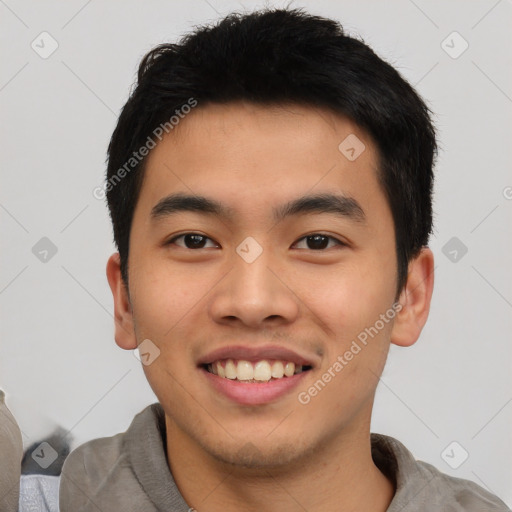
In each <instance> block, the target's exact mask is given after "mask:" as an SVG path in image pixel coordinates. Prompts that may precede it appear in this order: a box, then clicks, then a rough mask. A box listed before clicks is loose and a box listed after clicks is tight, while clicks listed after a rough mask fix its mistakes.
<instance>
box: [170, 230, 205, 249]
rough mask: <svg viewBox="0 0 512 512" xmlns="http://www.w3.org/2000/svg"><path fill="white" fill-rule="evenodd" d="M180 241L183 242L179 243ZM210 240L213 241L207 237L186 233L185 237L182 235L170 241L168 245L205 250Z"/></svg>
mask: <svg viewBox="0 0 512 512" xmlns="http://www.w3.org/2000/svg"><path fill="white" fill-rule="evenodd" d="M178 240H182V242H181V243H177V241H178ZM208 240H210V241H211V239H210V238H208V237H207V236H205V235H200V234H198V233H185V234H184V235H180V236H177V237H175V238H173V239H172V240H169V242H168V245H170V244H176V245H178V246H179V247H183V248H185V249H203V248H204V247H205V245H206V243H207V241H208Z"/></svg>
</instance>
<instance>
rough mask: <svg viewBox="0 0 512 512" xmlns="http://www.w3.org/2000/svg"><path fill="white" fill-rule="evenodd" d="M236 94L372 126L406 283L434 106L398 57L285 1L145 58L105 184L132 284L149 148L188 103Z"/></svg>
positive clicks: (425, 215) (424, 197)
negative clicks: (397, 63)
mask: <svg viewBox="0 0 512 512" xmlns="http://www.w3.org/2000/svg"><path fill="white" fill-rule="evenodd" d="M237 100H242V101H249V102H253V103H255V104H258V105H268V106H270V105H281V104H290V103H295V104H300V105H305V106H312V107H324V108H328V109H330V110H331V111H332V112H334V113H337V114H341V115H343V116H345V117H348V118H349V119H351V120H352V121H353V122H355V123H356V124H357V125H358V126H359V127H361V128H362V129H363V130H364V131H365V132H366V133H367V134H369V136H370V137H371V138H372V140H373V142H374V143H375V144H376V148H377V151H378V155H379V158H378V159H379V162H378V179H379V182H380V184H381V186H382V187H383V190H384V193H385V196H386V198H387V201H388V203H389V206H390V209H391V212H392V215H393V221H394V226H395V238H396V251H397V266H398V268H397V275H398V279H397V294H398V293H399V292H400V291H401V289H402V288H403V286H404V285H405V283H406V280H407V274H408V264H409V261H410V260H411V259H412V258H414V257H415V256H416V255H417V254H418V253H419V251H420V249H421V248H422V247H423V246H426V245H427V244H428V239H429V236H430V234H431V233H432V189H433V166H434V163H435V158H436V156H437V144H436V134H435V129H434V126H433V123H432V120H431V114H432V112H431V111H430V109H429V108H428V107H427V105H426V104H425V102H424V101H423V100H422V98H421V97H420V96H419V95H418V93H417V92H416V91H415V90H414V89H413V87H412V86H411V85H410V84H409V83H408V82H407V81H406V80H405V79H404V78H403V77H402V76H401V75H400V74H399V72H398V71H397V70H396V69H395V68H394V67H392V66H391V65H390V64H388V63H387V62H385V61H384V60H382V59H381V58H380V57H378V56H377V55H376V54H375V52H374V51H373V50H372V49H371V48H370V47H369V46H368V45H366V44H365V43H364V41H363V40H362V39H357V38H355V37H351V36H349V35H347V34H346V33H345V31H344V29H343V27H342V25H341V24H340V23H339V22H337V21H336V20H332V19H329V18H324V17H320V16H314V15H312V14H310V13H307V12H305V11H304V10H303V9H286V8H285V9H276V8H274V9H273V8H266V9H262V10H258V11H254V12H251V13H236V12H234V13H231V14H229V15H228V16H226V17H225V18H223V19H222V20H220V21H218V22H217V23H215V24H213V25H205V26H200V27H196V28H195V30H194V31H193V32H191V33H189V34H187V35H185V36H184V37H183V38H182V39H181V40H180V41H179V43H176V44H172V43H169V44H161V45H159V46H157V47H155V48H153V49H152V50H151V51H150V52H149V53H147V54H146V55H145V56H144V57H143V59H142V61H141V63H140V65H139V69H138V80H137V84H136V86H135V87H134V89H133V90H132V92H131V94H130V97H129V99H128V101H127V102H126V104H125V106H124V107H123V109H122V111H121V114H120V116H119V119H118V123H117V126H116V128H115V130H114V132H113V134H112V138H111V140H110V144H109V146H108V165H107V183H106V195H107V201H108V206H109V210H110V215H111V219H112V223H113V228H114V241H115V243H116V245H117V248H118V250H119V253H120V259H121V273H122V277H123V280H124V282H125V284H126V285H128V256H129V254H128V252H129V251H128V249H129V240H130V229H131V224H132V218H133V212H134V210H135V206H136V203H137V199H138V196H139V193H140V189H141V184H142V178H143V174H144V164H145V161H146V158H145V157H143V156H141V155H145V154H147V148H151V147H153V146H154V145H155V137H156V136H157V135H159V134H160V133H163V131H162V128H163V129H165V131H166V132H170V130H171V129H172V128H173V127H174V124H175V122H173V119H175V120H179V119H178V116H179V117H183V113H186V112H187V110H186V108H188V110H190V108H191V105H192V106H195V105H196V104H198V105H199V107H198V108H201V105H207V104H208V103H216V104H226V103H230V102H235V101H237ZM194 102H195V103H194ZM159 127H160V128H159ZM158 130H159V131H158ZM158 138H160V139H161V137H158ZM150 142H152V143H153V144H152V145H150ZM340 142H341V141H340ZM144 147H146V151H142V149H143V148H144ZM128 163H129V165H127V164H128Z"/></svg>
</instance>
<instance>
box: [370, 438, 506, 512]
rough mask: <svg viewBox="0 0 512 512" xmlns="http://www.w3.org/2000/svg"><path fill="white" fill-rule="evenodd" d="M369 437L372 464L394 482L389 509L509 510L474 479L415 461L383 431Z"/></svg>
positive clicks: (391, 511) (392, 511)
mask: <svg viewBox="0 0 512 512" xmlns="http://www.w3.org/2000/svg"><path fill="white" fill-rule="evenodd" d="M371 440H372V456H373V458H374V461H375V463H376V464H377V466H378V467H379V468H380V469H381V471H383V472H384V473H387V474H388V476H390V477H391V478H392V479H394V480H395V484H396V492H395V496H394V498H393V500H392V502H391V505H390V507H389V509H388V512H396V511H399V510H400V511H402V512H406V511H409V510H411V511H412V510H414V512H430V511H432V510H443V511H444V512H467V511H475V512H477V511H482V510H485V511H486V512H511V510H510V509H509V508H508V507H507V505H506V504H505V503H504V502H503V501H502V500H500V499H499V498H498V497H497V496H495V495H494V494H492V493H490V492H489V491H487V490H486V489H484V488H483V487H481V486H479V485H478V484H476V483H475V482H472V481H470V480H466V479H463V478H456V477H453V476H450V475H447V474H446V473H443V472H442V471H440V470H439V469H437V468H436V467H435V466H433V465H432V464H429V463H427V462H424V461H420V460H416V459H415V458H414V456H413V454H412V453H411V452H410V451H409V450H408V449H407V448H406V447H405V446H404V445H403V444H402V443H400V442H399V441H398V440H396V439H394V438H392V437H390V436H385V435H382V434H372V435H371Z"/></svg>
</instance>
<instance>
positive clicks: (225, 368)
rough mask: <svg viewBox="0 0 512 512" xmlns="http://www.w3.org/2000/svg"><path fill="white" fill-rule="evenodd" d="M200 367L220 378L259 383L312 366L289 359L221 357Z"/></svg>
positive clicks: (288, 375)
mask: <svg viewBox="0 0 512 512" xmlns="http://www.w3.org/2000/svg"><path fill="white" fill-rule="evenodd" d="M202 367H203V368H204V369H205V370H206V371H208V372H209V373H212V374H213V375H217V376H218V377H220V378H223V379H229V380H236V381H240V382H245V383H256V382H259V383H261V382H270V381H273V380H280V379H286V378H288V377H292V376H293V375H297V374H299V373H302V372H306V371H309V370H311V368H312V367H311V366H307V365H304V366H303V365H296V364H295V363H293V362H291V361H280V360H271V359H262V360H260V361H246V360H243V359H240V360H237V359H221V360H218V361H213V362H212V363H209V364H203V365H202Z"/></svg>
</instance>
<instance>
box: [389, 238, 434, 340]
mask: <svg viewBox="0 0 512 512" xmlns="http://www.w3.org/2000/svg"><path fill="white" fill-rule="evenodd" d="M433 289H434V255H433V253H432V251H431V250H430V249H429V248H428V247H423V248H422V249H421V251H420V253H419V254H418V255H417V256H416V258H414V259H413V260H412V261H411V262H410V263H409V273H408V276H407V283H406V285H405V286H404V289H403V290H402V293H401V294H400V299H399V303H400V306H401V308H400V311H399V313H398V314H397V315H396V317H395V321H394V324H393V329H392V331H391V343H393V344H395V345H399V346H401V347H409V346H411V345H413V344H414V343H415V342H416V341H417V340H418V338H419V336H420V333H421V331H422V329H423V327H424V325H425V323H426V321H427V318H428V314H429V311H430V301H431V299H432V292H433Z"/></svg>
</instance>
